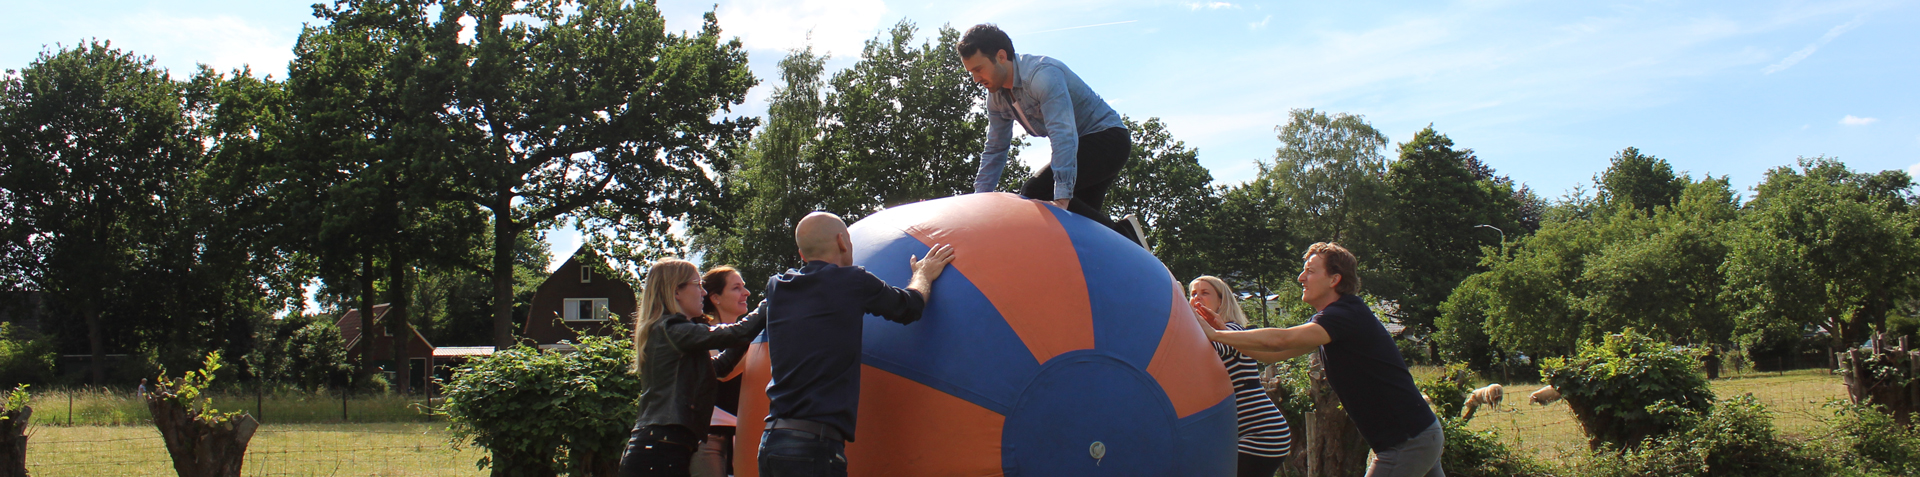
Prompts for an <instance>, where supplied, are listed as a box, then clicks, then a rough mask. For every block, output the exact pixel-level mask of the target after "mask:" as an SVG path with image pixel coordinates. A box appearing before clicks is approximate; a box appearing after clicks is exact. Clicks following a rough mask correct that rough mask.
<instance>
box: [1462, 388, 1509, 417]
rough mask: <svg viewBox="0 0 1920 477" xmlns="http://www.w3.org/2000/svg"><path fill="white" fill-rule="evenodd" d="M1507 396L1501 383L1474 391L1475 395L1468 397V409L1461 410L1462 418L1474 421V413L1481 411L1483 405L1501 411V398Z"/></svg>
mask: <svg viewBox="0 0 1920 477" xmlns="http://www.w3.org/2000/svg"><path fill="white" fill-rule="evenodd" d="M1505 395H1506V391H1504V390H1502V389H1501V388H1500V383H1494V384H1488V385H1487V387H1484V388H1480V389H1475V390H1473V394H1471V395H1468V396H1467V405H1466V409H1462V410H1460V418H1461V419H1473V412H1474V411H1476V410H1479V409H1480V405H1481V404H1485V405H1487V406H1490V407H1492V408H1493V409H1494V410H1499V409H1500V398H1502V397H1505Z"/></svg>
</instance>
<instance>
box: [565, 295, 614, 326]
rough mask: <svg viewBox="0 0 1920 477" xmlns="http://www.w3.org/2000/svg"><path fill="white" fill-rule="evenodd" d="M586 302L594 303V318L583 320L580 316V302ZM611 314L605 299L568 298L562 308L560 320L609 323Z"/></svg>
mask: <svg viewBox="0 0 1920 477" xmlns="http://www.w3.org/2000/svg"><path fill="white" fill-rule="evenodd" d="M586 301H590V302H593V314H594V316H591V317H584V318H583V317H581V316H580V302H586ZM609 314H610V312H609V311H608V310H607V299H605V298H568V299H566V300H565V302H564V303H563V306H561V307H560V318H561V319H562V320H565V321H607V319H608V318H610V317H609V316H608V315H609Z"/></svg>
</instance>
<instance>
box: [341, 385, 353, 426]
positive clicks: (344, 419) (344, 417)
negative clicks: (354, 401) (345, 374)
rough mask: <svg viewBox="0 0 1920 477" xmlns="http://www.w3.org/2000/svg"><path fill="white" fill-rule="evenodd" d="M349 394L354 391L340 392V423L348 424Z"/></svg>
mask: <svg viewBox="0 0 1920 477" xmlns="http://www.w3.org/2000/svg"><path fill="white" fill-rule="evenodd" d="M349 392H353V390H352V389H341V390H340V422H347V393H349Z"/></svg>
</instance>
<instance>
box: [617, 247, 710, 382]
mask: <svg viewBox="0 0 1920 477" xmlns="http://www.w3.org/2000/svg"><path fill="white" fill-rule="evenodd" d="M697 278H700V267H696V266H693V262H689V261H686V260H681V259H678V258H663V259H659V260H655V261H654V262H653V264H652V265H650V266H648V267H647V281H646V285H645V287H643V288H641V289H640V311H636V312H634V314H633V372H635V373H639V372H640V369H641V368H640V365H642V364H645V363H646V361H647V330H649V329H652V328H653V325H654V323H659V322H660V319H661V318H665V317H666V316H667V314H669V313H679V314H682V315H686V314H687V312H686V310H681V309H680V302H679V301H676V300H674V299H673V293H674V292H676V291H679V290H680V287H682V286H685V285H688V284H692V283H693V281H694V279H697Z"/></svg>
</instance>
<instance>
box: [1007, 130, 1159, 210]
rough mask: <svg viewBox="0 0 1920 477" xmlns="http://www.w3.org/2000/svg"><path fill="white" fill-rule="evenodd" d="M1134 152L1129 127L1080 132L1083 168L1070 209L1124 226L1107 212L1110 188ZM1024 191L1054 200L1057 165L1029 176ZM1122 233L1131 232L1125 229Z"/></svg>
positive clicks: (1079, 162) (1078, 158)
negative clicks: (1055, 168)
mask: <svg viewBox="0 0 1920 477" xmlns="http://www.w3.org/2000/svg"><path fill="white" fill-rule="evenodd" d="M1132 153H1133V138H1132V137H1131V136H1129V135H1128V134H1127V129H1126V128H1108V129H1107V130H1105V131H1100V132H1097V133H1093V134H1088V135H1085V136H1080V151H1079V153H1077V154H1074V158H1075V162H1076V163H1077V167H1079V168H1080V172H1079V177H1077V178H1075V179H1074V181H1073V200H1072V201H1071V202H1068V203H1067V211H1068V212H1073V213H1075V214H1080V216H1082V217H1086V218H1089V219H1093V220H1094V221H1095V222H1099V223H1100V224H1101V225H1105V226H1107V228H1110V229H1114V230H1116V231H1118V230H1120V227H1119V226H1117V225H1115V224H1114V222H1113V218H1112V217H1108V216H1107V206H1106V202H1107V189H1108V188H1111V187H1113V183H1114V181H1115V180H1117V179H1119V178H1120V169H1122V168H1125V167H1126V166H1127V158H1128V156H1130V155H1132ZM1020 195H1021V196H1022V197H1026V198H1029V199H1039V200H1053V166H1051V165H1048V166H1045V167H1041V168H1040V172H1038V173H1035V174H1034V175H1033V178H1031V179H1027V183H1026V184H1024V185H1022V186H1020ZM1121 235H1127V234H1126V232H1121Z"/></svg>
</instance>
